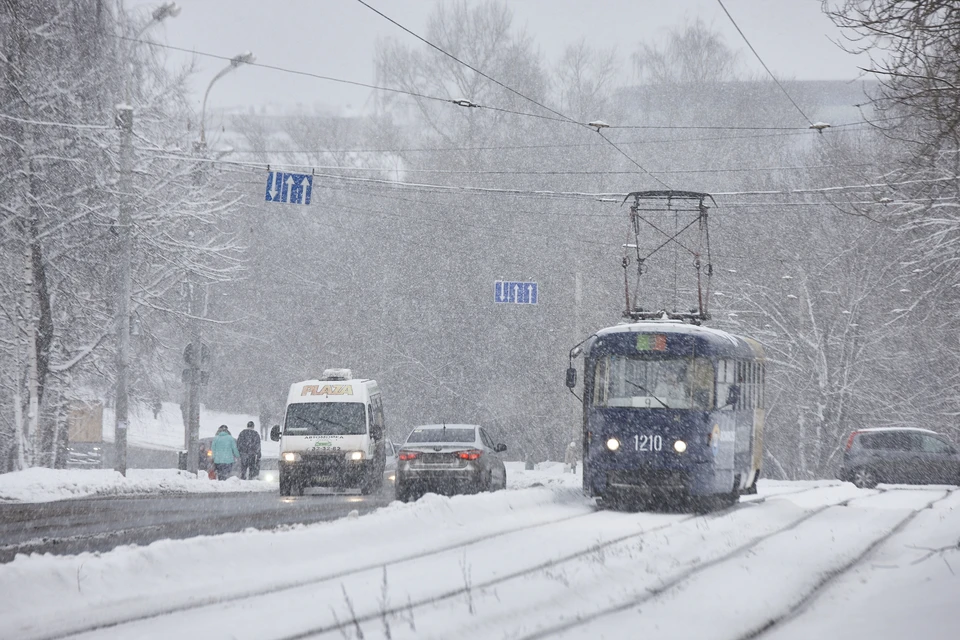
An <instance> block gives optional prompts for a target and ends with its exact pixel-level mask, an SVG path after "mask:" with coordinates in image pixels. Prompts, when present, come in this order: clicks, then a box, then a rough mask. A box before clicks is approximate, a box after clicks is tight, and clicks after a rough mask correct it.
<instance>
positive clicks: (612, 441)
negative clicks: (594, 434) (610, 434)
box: [607, 438, 620, 451]
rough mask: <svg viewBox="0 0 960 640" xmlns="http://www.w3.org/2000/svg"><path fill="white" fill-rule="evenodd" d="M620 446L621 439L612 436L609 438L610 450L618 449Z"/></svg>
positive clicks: (608, 447) (608, 446) (608, 445)
mask: <svg viewBox="0 0 960 640" xmlns="http://www.w3.org/2000/svg"><path fill="white" fill-rule="evenodd" d="M619 448H620V441H619V440H617V439H616V438H610V439H609V440H607V449H610V451H616V450H617V449H619Z"/></svg>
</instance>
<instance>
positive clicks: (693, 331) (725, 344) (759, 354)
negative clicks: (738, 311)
mask: <svg viewBox="0 0 960 640" xmlns="http://www.w3.org/2000/svg"><path fill="white" fill-rule="evenodd" d="M620 333H662V334H673V335H678V334H679V335H690V336H694V337H695V338H698V339H700V340H703V341H705V342H706V343H707V344H708V345H710V346H711V347H712V348H713V349H715V350H716V351H717V352H718V353H721V354H729V355H731V356H741V357H753V358H763V357H764V354H763V347H762V346H761V345H760V343H759V342H757V341H756V340H752V339H750V338H743V337H741V336H736V335H733V334H731V333H727V332H726V331H721V330H720V329H714V328H712V327H703V326H699V325H695V324H689V323H686V322H683V321H680V320H653V321H646V320H644V321H640V322H631V323H624V324H618V325H615V326H612V327H607V328H606V329H601V330H600V331H597V333H596V334H595V335H596V336H597V339H599V338H602V337H604V336H612V335H616V334H620Z"/></svg>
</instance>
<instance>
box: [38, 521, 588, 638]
mask: <svg viewBox="0 0 960 640" xmlns="http://www.w3.org/2000/svg"><path fill="white" fill-rule="evenodd" d="M597 513H600V510H599V509H595V510H593V511H588V512H586V513H578V514H574V515H568V516H563V517H561V518H554V519H551V520H545V521H542V522H535V523H528V524H525V525H522V526H518V527H510V528H504V529H501V530H498V531H494V532H490V533H487V534H483V535H479V536H475V537H473V538H469V539H466V540H460V541H457V542H455V543H451V544H449V545H444V546H440V547H433V548H430V549H425V550H422V551H418V552H414V553H408V554H398V555H397V557H394V558H391V559H389V560H386V561H379V562H374V563H369V564H365V565H363V566H360V567H357V568H353V569H348V570H344V571H339V572H335V573H332V574H326V575H322V576H316V577H311V578H304V579H300V580H290V581H288V582H283V583H279V584H274V585H272V586H271V587H269V588H267V589H263V588H260V589H255V590H249V591H241V592H233V593H219V594H217V595H215V596H208V597H203V598H198V599H195V600H191V601H189V602H184V603H180V604H178V605H176V606H170V607H158V608H156V609H153V610H150V611H147V612H143V611H140V612H138V613H136V614H129V615H121V616H114V617H112V618H111V619H109V620H101V621H96V622H91V623H89V624H84V625H77V626H75V627H73V628H70V629H61V630H57V631H55V632H51V633H39V634H35V635H34V634H30V633H29V632H24V633H23V634H22V637H24V638H31V639H33V640H62V639H64V638H72V637H75V636H79V635H83V634H87V633H94V632H97V631H103V630H106V629H111V628H114V627H120V626H123V625H127V624H132V623H137V622H142V621H145V620H153V619H157V618H162V617H166V616H172V615H177V614H181V613H186V612H189V611H193V610H196V609H203V608H205V607H210V606H216V605H220V604H222V603H223V602H224V601H225V600H230V601H239V600H247V599H255V598H259V597H262V596H268V595H271V594H277V593H282V592H285V591H292V590H296V589H301V588H306V587H311V586H316V585H319V584H323V583H325V582H331V581H335V580H342V579H344V578H347V577H349V576H351V575H355V574H359V573H364V572H366V571H371V570H379V569H381V568H382V567H385V566H391V565H395V564H399V563H402V562H411V561H417V560H421V559H424V558H428V557H430V556H433V555H437V554H442V553H446V552H449V551H454V550H456V549H460V548H465V547H470V546H472V545H476V544H480V543H483V542H486V541H488V540H494V539H497V538H501V537H504V536H509V535H513V534H517V533H521V532H524V531H529V530H532V529H537V528H541V527H551V526H554V525H557V524H561V523H564V522H568V521H571V520H577V519H579V518H587V517H590V516H595V515H596V514H597Z"/></svg>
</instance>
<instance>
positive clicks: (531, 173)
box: [138, 147, 871, 176]
mask: <svg viewBox="0 0 960 640" xmlns="http://www.w3.org/2000/svg"><path fill="white" fill-rule="evenodd" d="M138 149H141V150H143V151H153V152H159V153H167V154H169V155H173V156H176V157H181V154H182V158H183V159H184V160H194V159H196V156H193V155H190V154H188V153H186V152H181V151H179V150H178V151H173V150H165V149H162V148H160V147H138ZM232 153H235V154H250V155H254V154H258V153H264V154H265V153H275V154H281V155H304V154H307V155H309V154H317V155H320V154H322V153H326V152H320V151H299V152H297V151H278V150H274V151H270V152H267V151H262V152H261V151H248V150H237V149H233V150H232ZM330 153H333V151H331V152H330ZM238 162H242V161H238ZM257 164H263V162H260V163H257ZM270 164H271V165H277V166H285V167H301V168H302V167H306V168H308V169H311V170H319V171H369V172H377V171H380V172H384V173H397V172H400V173H436V174H443V175H477V176H482V175H490V176H498V175H529V176H601V175H633V174H634V173H635V172H634V171H573V170H559V169H558V170H541V171H523V170H507V169H503V170H489V169H424V168H403V169H396V168H394V167H355V166H344V165H297V164H288V163H279V162H270ZM849 166H858V167H866V166H871V165H870V164H868V163H862V164H855V165H850V164H844V165H837V164H823V165H797V166H784V167H716V168H706V169H666V170H663V171H653V172H651V173H655V174H658V175H664V174H690V173H745V172H757V171H771V172H772V171H808V170H814V169H837V168H841V167H849Z"/></svg>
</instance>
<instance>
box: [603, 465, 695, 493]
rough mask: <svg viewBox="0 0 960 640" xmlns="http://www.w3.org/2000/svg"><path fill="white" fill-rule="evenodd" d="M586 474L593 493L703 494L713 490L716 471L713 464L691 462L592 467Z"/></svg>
mask: <svg viewBox="0 0 960 640" xmlns="http://www.w3.org/2000/svg"><path fill="white" fill-rule="evenodd" d="M591 471H592V473H590V477H589V478H585V484H588V487H587V488H588V490H589V493H590V494H591V495H594V496H602V495H605V494H608V493H618V494H631V495H636V496H649V495H654V494H684V495H688V496H699V495H706V494H709V493H713V484H714V482H713V480H714V472H713V467H712V465H710V464H696V463H695V464H691V465H689V466H687V467H686V468H669V467H639V468H636V467H635V468H630V469H596V468H595V467H594V469H593V470H591Z"/></svg>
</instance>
